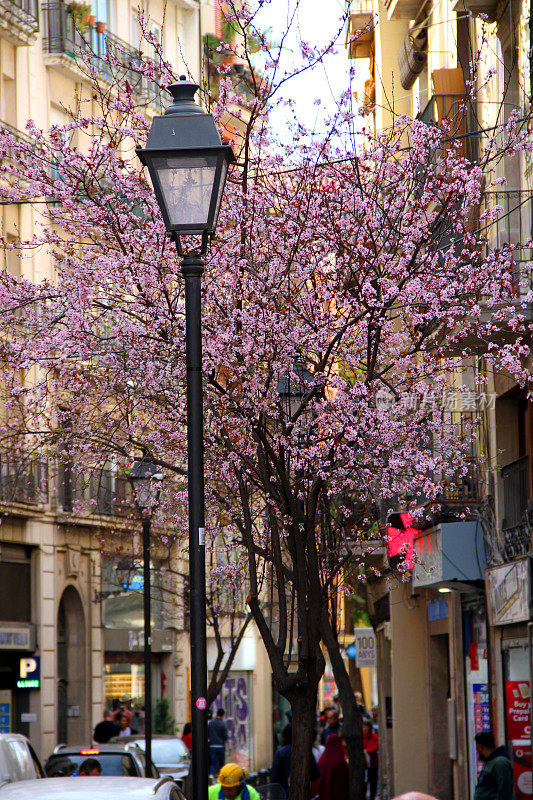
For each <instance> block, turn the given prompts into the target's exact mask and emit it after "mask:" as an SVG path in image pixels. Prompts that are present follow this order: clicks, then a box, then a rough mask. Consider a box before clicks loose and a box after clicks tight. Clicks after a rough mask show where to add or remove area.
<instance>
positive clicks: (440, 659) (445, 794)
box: [429, 633, 453, 800]
mask: <svg viewBox="0 0 533 800" xmlns="http://www.w3.org/2000/svg"><path fill="white" fill-rule="evenodd" d="M429 641H430V649H429V669H430V680H429V686H430V703H431V714H430V720H429V724H430V736H431V755H432V758H431V760H430V764H431V793H432V794H435V795H436V796H437V797H439V798H440V800H452V798H453V788H452V786H453V784H452V767H451V762H450V753H449V735H448V698H449V697H450V659H449V643H448V634H447V633H442V634H437V635H431V636H430V637H429Z"/></svg>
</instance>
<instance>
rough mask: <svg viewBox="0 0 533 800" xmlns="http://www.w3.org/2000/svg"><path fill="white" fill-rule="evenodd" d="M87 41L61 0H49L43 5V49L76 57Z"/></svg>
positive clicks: (46, 51) (47, 51)
mask: <svg viewBox="0 0 533 800" xmlns="http://www.w3.org/2000/svg"><path fill="white" fill-rule="evenodd" d="M86 47H87V41H86V40H85V38H84V36H83V35H82V33H81V32H80V31H79V30H78V28H77V27H76V21H75V19H74V17H73V16H72V14H69V12H68V9H67V6H66V4H65V3H64V2H63V0H49V1H48V2H46V3H44V5H43V50H44V52H45V53H50V54H52V53H57V54H65V55H68V56H71V57H72V58H74V59H75V58H78V57H79V55H80V54H81V53H82V52H83V51H84V49H85V48H86Z"/></svg>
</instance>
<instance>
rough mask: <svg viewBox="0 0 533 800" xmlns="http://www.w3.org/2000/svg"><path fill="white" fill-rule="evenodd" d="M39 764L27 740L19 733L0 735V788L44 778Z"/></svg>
mask: <svg viewBox="0 0 533 800" xmlns="http://www.w3.org/2000/svg"><path fill="white" fill-rule="evenodd" d="M44 777H45V774H44V770H43V768H42V766H41V762H40V761H39V759H38V758H37V755H36V754H35V750H34V749H33V747H32V746H31V742H30V741H29V739H26V737H25V736H22V734H20V733H1V734H0V787H1V786H5V784H7V783H15V782H18V781H31V780H35V779H37V778H44Z"/></svg>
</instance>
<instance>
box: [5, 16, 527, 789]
mask: <svg viewBox="0 0 533 800" xmlns="http://www.w3.org/2000/svg"><path fill="white" fill-rule="evenodd" d="M233 13H234V19H235V23H236V24H237V25H239V24H242V26H243V29H244V30H245V31H247V32H249V31H250V30H252V32H253V33H254V36H255V39H256V40H257V38H259V40H261V39H260V33H259V32H257V31H255V28H254V17H253V15H252V14H250V13H248V12H246V11H243V10H242V9H241V10H239V11H237V10H235V9H234V10H233ZM244 41H245V44H244V45H243V47H244V56H243V57H244V59H246V58H249V59H250V67H251V69H252V68H253V64H252V61H251V57H250V56H249V54H247V52H246V37H244ZM265 46H266V45H265ZM304 49H305V55H306V58H307V60H308V61H307V63H308V65H309V67H310V68H311V67H312V65H313V64H314V63H316V62H317V61H318V60H319V59H320V53H317V52H315V51H313V50H312V49H311V48H309V47H308V46H307V45H306V46H305V48H304ZM265 57H266V69H267V70H270V72H269V73H268V80H266V79H265V80H259V78H257V76H256V75H255V73H254V72H253V71H252V72H251V73H250V74H251V82H250V85H251V86H252V88H253V97H252V99H250V98H248V99H244V100H242V99H241V100H240V104H241V106H243V107H245V108H246V109H247V111H248V112H249V113H248V115H247V121H246V125H245V129H246V130H245V133H244V134H243V137H242V138H240V139H238V140H237V141H236V148H237V149H238V151H239V153H238V155H239V158H238V163H237V166H236V168H235V169H234V170H233V172H232V174H231V176H230V179H229V183H228V186H227V190H226V195H225V200H224V203H223V208H222V212H221V216H220V220H219V232H218V235H217V237H216V239H215V240H214V242H213V244H212V247H211V248H210V250H209V253H208V256H207V261H206V275H205V282H204V287H203V306H204V375H205V387H204V392H205V397H204V403H205V419H206V426H205V427H206V430H205V442H206V486H207V498H206V502H207V509H208V514H207V518H208V520H209V525H208V535H209V542H214V541H218V542H222V543H223V546H224V547H225V548H227V550H228V552H231V554H232V557H231V559H227V561H226V563H223V564H213V569H212V571H211V581H212V585H213V587H214V589H215V591H217V589H218V590H220V591H223V590H224V591H227V590H228V586H229V587H231V586H233V587H235V591H237V590H239V589H242V587H243V586H246V589H245V593H246V595H247V597H246V603H247V606H248V609H249V612H250V614H251V617H252V618H253V620H254V622H255V624H256V626H257V628H258V630H259V632H260V634H261V637H262V639H263V642H264V645H265V648H266V650H267V653H268V656H269V659H270V663H271V666H272V672H273V676H274V680H275V682H276V685H277V687H278V689H279V691H280V692H281V693H282V694H283V695H284V696H285V697H286V698H287V699H288V700H289V701H290V704H291V708H292V714H293V717H292V719H293V745H292V768H291V786H290V797H291V800H295V798H297V797H298V798H300V797H302V796H304V795H305V793H306V791H307V788H306V787H307V786H308V783H309V767H310V752H311V744H312V740H313V726H314V722H315V709H316V699H317V687H318V683H319V681H320V678H321V676H322V674H323V670H324V656H323V651H322V647H321V644H322V643H324V644H325V645H326V647H327V649H328V652H329V655H330V658H331V660H332V664H333V666H334V669H335V673H336V678H337V683H338V685H339V688H340V690H341V692H342V704H343V712H344V719H345V727H344V732H345V735H346V736H347V740H348V746H349V748H350V770H351V775H352V780H351V796H352V797H353V798H359V797H361V796H362V795H361V792H362V789H361V776H362V772H363V760H362V749H361V730H360V719H359V716H358V713H357V710H356V706H355V701H354V700H353V696H351V689H350V685H349V680H348V675H347V672H346V668H345V666H344V662H343V660H342V658H341V656H340V651H339V648H338V646H337V642H336V630H335V624H334V619H333V615H332V613H331V612H332V605H331V598H332V597H333V596H334V595H336V593H337V592H338V590H339V585H342V581H343V575H344V571H345V569H346V568H347V566H348V565H350V569H351V571H352V574H353V569H354V560H356V557H355V556H354V555H353V552H354V545H358V546H360V543H361V542H362V541H364V539H365V538H367V537H369V535H370V531H371V529H372V525H373V523H374V522H375V512H374V509H375V505H376V503H377V502H378V501H381V502H384V503H385V504H387V503H390V504H392V502H393V500H392V499H393V498H395V497H398V496H400V497H410V498H412V499H413V503H416V500H417V499H419V498H420V497H422V496H423V497H425V498H429V499H434V500H436V499H437V497H438V494H439V492H440V491H441V489H442V486H443V484H444V483H446V482H452V483H453V482H456V481H459V480H460V479H461V477H462V476H463V475H464V474H465V473H466V471H467V470H468V464H469V457H470V446H471V440H472V435H473V434H472V431H470V430H469V429H468V428H467V427H465V426H463V427H462V428H461V427H460V426H457V425H456V424H455V419H454V418H453V415H452V413H451V412H450V411H449V410H447V408H446V405H445V404H443V403H440V402H439V401H438V400H436V399H435V398H437V397H439V396H445V395H446V390H447V387H448V385H449V380H450V374H452V373H453V370H454V369H455V367H456V366H457V363H458V362H457V359H459V360H460V358H461V357H468V356H471V355H472V353H473V350H472V347H473V345H472V342H478V343H479V342H486V343H488V344H487V345H486V346H485V347H484V351H483V352H484V358H485V359H486V362H487V363H491V364H493V365H494V366H495V367H496V368H500V367H505V369H507V370H508V371H511V372H513V373H514V374H515V375H516V376H517V377H518V378H519V380H521V381H522V382H523V383H525V382H527V381H528V380H529V373H528V372H527V370H526V369H525V367H524V365H523V364H524V358H525V357H526V356H527V355H528V354H529V350H528V347H527V344H526V339H525V335H526V334H527V333H528V330H529V326H528V323H527V318H526V314H525V312H524V310H523V309H525V303H526V300H527V299H528V295H527V294H526V295H524V299H523V300H520V299H517V293H516V281H515V273H514V259H513V256H514V248H513V247H511V246H510V247H508V248H505V249H504V250H503V251H502V252H490V251H487V247H486V241H485V238H486V237H485V234H486V230H487V227H488V226H490V225H491V224H493V218H494V217H496V216H497V215H498V213H499V210H498V209H496V210H494V211H492V212H487V215H486V216H485V217H484V218H482V219H481V221H480V222H479V223H476V222H475V220H476V219H477V218H478V216H479V215H478V211H479V206H480V202H481V199H482V192H483V188H482V185H483V184H482V182H483V173H485V176H486V175H488V176H489V180H490V175H491V170H494V168H495V165H496V164H497V163H498V161H499V160H501V158H502V157H503V156H504V155H509V154H510V153H512V152H514V153H517V152H519V151H521V150H522V149H524V148H525V147H527V146H528V145H527V144H526V143H524V142H523V141H522V134H521V128H520V126H521V124H522V123H521V121H520V120H518V119H517V118H516V119H511V120H510V121H509V122H508V123H507V125H506V127H505V128H504V127H502V129H501V130H500V131H499V135H498V136H491V137H488V138H487V141H486V142H485V147H486V149H485V150H484V151H483V156H482V162H481V163H471V162H470V161H469V160H468V159H467V158H466V157H465V156H464V155H463V152H462V148H461V142H460V141H458V142H455V143H454V141H453V137H452V136H451V134H450V127H449V126H448V127H446V125H445V126H444V127H443V128H437V127H434V126H427V125H425V124H423V123H422V122H421V121H419V120H409V119H406V118H401V119H398V120H397V122H396V124H395V125H394V126H393V127H392V128H391V129H390V130H389V131H387V132H385V133H383V134H379V135H376V136H367V137H366V139H364V140H363V141H362V144H363V146H362V147H361V149H360V154H359V155H356V154H355V153H353V152H346V150H345V149H342V148H340V149H339V147H336V146H335V145H334V144H333V143H332V142H333V141H334V139H333V138H332V137H331V136H328V137H326V138H325V139H323V140H321V141H314V140H313V139H312V137H309V136H306V135H304V134H305V132H304V131H303V130H301V129H299V128H296V129H295V131H294V132H293V134H294V135H293V137H292V139H291V141H290V143H286V142H285V143H279V142H277V143H275V146H271V145H272V142H271V139H272V134H271V132H269V131H268V127H267V125H266V122H265V120H266V116H265V115H266V111H267V109H268V108H269V106H271V105H272V103H273V102H274V101H275V95H276V91H277V89H278V88H279V86H280V85H281V84H282V83H283V82H285V81H286V80H287V79H288V77H287V76H286V75H285V74H283V75H281V76H280V75H278V73H277V64H278V60H277V58H276V56H275V54H268V53H266V56H265ZM140 69H142V68H140ZM146 69H149V68H146ZM150 69H152V68H151V67H150ZM87 72H88V80H90V81H92V82H93V84H94V91H90V92H88V93H87V96H86V97H80V98H79V102H78V104H77V106H76V107H75V108H73V109H72V111H71V121H70V122H69V123H68V124H67V125H65V126H63V127H62V128H60V127H58V126H53V127H52V129H51V130H50V131H48V132H43V131H40V130H38V129H37V128H36V126H35V125H34V124H33V123H32V122H31V121H30V122H29V123H28V127H27V134H28V137H29V141H28V142H17V141H14V140H13V139H12V137H10V136H9V134H7V133H5V134H3V135H2V136H1V137H0V149H1V151H2V152H3V153H4V154H7V153H8V151H9V153H11V154H13V153H15V154H16V158H15V159H14V163H15V164H16V166H13V164H11V165H10V166H8V167H4V171H5V174H6V178H8V179H7V180H6V183H5V184H4V185H3V186H2V188H1V195H2V199H3V200H4V201H6V202H18V201H24V202H35V203H38V202H39V203H40V205H39V206H38V208H39V215H40V220H41V224H39V225H38V226H37V227H36V230H35V234H34V237H33V238H32V239H31V240H30V241H26V242H20V243H19V244H18V245H17V247H19V248H20V250H21V251H22V252H23V253H28V254H31V253H33V254H34V255H33V257H34V258H35V259H37V258H39V259H43V260H44V259H49V261H50V264H51V265H52V268H53V278H50V279H48V280H42V281H38V282H36V281H32V280H30V279H28V278H26V277H21V278H17V277H14V276H12V275H10V274H8V273H5V274H3V275H2V278H1V281H0V309H1V312H0V313H1V320H2V329H3V332H4V333H3V337H2V340H1V341H2V344H1V348H2V363H3V365H4V366H3V384H2V391H3V393H4V397H5V402H6V408H7V409H8V412H9V413H8V415H7V417H6V419H5V420H4V422H3V425H2V437H1V443H2V446H3V447H4V448H10V449H11V451H13V448H18V449H19V450H20V452H24V453H25V454H28V452H30V451H35V452H37V451H38V452H43V451H45V452H47V453H48V454H49V455H51V456H53V457H56V458H57V459H59V460H60V461H61V460H62V459H63V460H64V458H65V453H68V459H69V461H70V462H71V463H72V464H74V465H75V469H76V468H77V469H79V470H80V471H82V470H87V469H95V470H97V469H99V468H101V467H102V466H104V465H106V464H110V463H111V464H113V465H115V466H116V468H117V469H119V470H120V469H121V468H122V467H125V466H126V465H127V464H128V463H129V462H130V461H131V459H133V458H135V457H138V456H139V455H140V454H145V455H149V456H150V457H151V458H152V459H153V460H154V461H155V463H157V464H158V465H160V466H161V467H163V468H164V469H165V471H166V473H167V475H168V480H167V483H166V489H165V498H164V503H163V506H162V510H161V512H160V517H159V525H160V526H161V530H162V531H163V534H164V535H166V536H167V537H171V538H172V544H173V545H174V546H176V547H178V546H180V545H181V546H182V547H183V548H185V547H186V543H185V542H183V544H181V542H180V535H179V533H172V534H171V533H169V531H175V532H179V531H182V530H185V527H186V526H185V523H184V518H185V512H186V499H187V498H186V494H185V491H184V488H183V476H184V475H185V472H186V410H185V390H184V386H185V353H184V343H185V336H184V293H183V287H182V283H181V280H180V270H179V261H178V258H177V255H176V252H175V250H174V247H173V245H172V243H171V242H170V241H169V240H168V238H167V236H166V233H165V230H164V226H163V224H162V221H161V219H160V215H159V212H158V209H157V207H156V204H155V200H154V196H153V192H152V189H151V187H150V186H149V184H148V182H147V180H146V176H145V175H144V174H143V173H142V172H140V170H139V164H138V163H137V161H136V158H135V155H134V149H133V145H134V144H141V145H143V144H144V142H145V140H146V135H147V129H148V123H147V120H146V116H145V114H144V113H143V109H142V108H141V107H140V106H139V103H138V99H137V95H136V90H135V88H134V87H132V85H131V82H129V81H128V80H126V79H124V78H123V76H122V75H121V74H118V73H119V70H117V77H116V80H115V81H114V83H113V85H112V87H111V89H107V90H106V91H105V92H103V91H102V89H101V82H100V81H99V77H100V76H99V75H98V71H97V69H96V68H95V66H94V63H93V62H89V64H88V67H87ZM163 72H164V77H166V76H167V75H168V72H169V68H168V66H166V67H164V69H163ZM149 77H150V80H154V78H155V77H157V76H154V74H153V73H151V74H150V76H149ZM230 97H231V87H230V86H229V85H227V83H225V82H224V81H222V82H221V86H220V95H219V99H218V102H217V103H216V104H215V105H214V107H213V111H214V113H215V115H217V116H219V117H220V116H221V115H222V114H223V110H224V104H225V103H227V102H228V101H229V98H230ZM464 113H466V111H465V112H464ZM347 116H348V112H346V111H345V109H344V107H343V106H342V104H341V119H336V120H333V121H332V123H331V130H332V133H333V132H335V131H338V130H339V126H340V124H341V121H342V119H344V120H345V119H346V118H347ZM43 199H44V200H46V202H45V203H43V202H42V201H43ZM9 246H12V245H8V243H5V247H9ZM502 326H505V327H506V328H507V329H508V330H509V331H510V332H512V335H511V336H510V337H508V340H507V344H506V345H505V346H502V347H501V348H499V349H498V348H496V347H494V346H492V345H491V344H490V342H491V341H492V340H493V338H494V333H495V331H497V330H499V329H500V328H501V327H502ZM428 387H431V392H429V391H428ZM76 465H78V466H76ZM208 549H209V548H208ZM360 573H361V577H362V578H364V574H363V573H362V570H361V571H360ZM235 596H236V595H235ZM245 619H246V618H245Z"/></svg>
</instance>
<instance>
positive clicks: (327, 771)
mask: <svg viewBox="0 0 533 800" xmlns="http://www.w3.org/2000/svg"><path fill="white" fill-rule="evenodd" d="M318 768H319V770H320V779H319V782H318V796H319V797H320V800H348V793H349V771H348V764H347V762H346V759H345V758H344V752H343V749H342V742H341V737H340V736H338V735H337V734H336V733H331V734H330V735H329V738H328V740H327V742H326V749H325V750H324V752H323V753H322V755H321V756H320V761H319V762H318Z"/></svg>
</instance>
